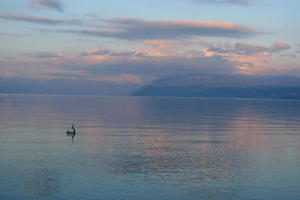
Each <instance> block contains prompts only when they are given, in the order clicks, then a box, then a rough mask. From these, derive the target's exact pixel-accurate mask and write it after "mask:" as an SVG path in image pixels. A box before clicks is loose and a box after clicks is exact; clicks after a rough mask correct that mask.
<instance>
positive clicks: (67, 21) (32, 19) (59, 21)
mask: <svg viewBox="0 0 300 200" xmlns="http://www.w3.org/2000/svg"><path fill="white" fill-rule="evenodd" d="M0 18H1V19H8V20H15V21H24V22H30V23H38V24H49V25H60V24H62V25H80V24H82V22H81V21H80V20H70V19H55V18H48V17H40V16H31V15H23V14H12V13H0Z"/></svg>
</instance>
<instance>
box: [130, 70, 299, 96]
mask: <svg viewBox="0 0 300 200" xmlns="http://www.w3.org/2000/svg"><path fill="white" fill-rule="evenodd" d="M132 95H134V96H179V97H226V98H288V99H300V78H297V77H293V76H245V75H212V74H196V75H178V76H172V77H168V78H165V79H159V80H156V81H154V82H153V83H152V84H150V85H148V86H145V87H142V88H140V89H138V90H137V91H135V92H134V93H133V94H132Z"/></svg>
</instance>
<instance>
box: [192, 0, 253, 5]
mask: <svg viewBox="0 0 300 200" xmlns="http://www.w3.org/2000/svg"><path fill="white" fill-rule="evenodd" d="M255 1H256V0H193V2H196V3H213V4H233V5H251V4H253V3H255Z"/></svg>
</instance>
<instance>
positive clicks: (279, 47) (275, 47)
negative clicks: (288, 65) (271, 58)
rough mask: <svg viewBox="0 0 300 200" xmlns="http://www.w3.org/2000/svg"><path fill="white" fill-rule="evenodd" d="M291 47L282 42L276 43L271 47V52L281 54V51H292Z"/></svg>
mask: <svg viewBox="0 0 300 200" xmlns="http://www.w3.org/2000/svg"><path fill="white" fill-rule="evenodd" d="M290 48H291V46H290V45H288V44H286V43H283V42H281V41H276V42H275V43H274V44H273V45H272V46H271V47H270V51H271V52H279V51H283V50H287V49H290Z"/></svg>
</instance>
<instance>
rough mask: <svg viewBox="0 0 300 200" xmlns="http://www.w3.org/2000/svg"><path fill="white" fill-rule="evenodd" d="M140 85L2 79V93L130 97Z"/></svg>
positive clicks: (62, 80)
mask: <svg viewBox="0 0 300 200" xmlns="http://www.w3.org/2000/svg"><path fill="white" fill-rule="evenodd" d="M139 87H141V85H139V84H131V83H128V84H127V83H126V84H125V83H123V84H121V83H109V82H105V81H89V80H64V79H52V80H47V79H27V78H0V93H13V94H71V95H104V96H128V95H130V94H131V93H132V92H133V91H135V90H136V89H137V88H139Z"/></svg>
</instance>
